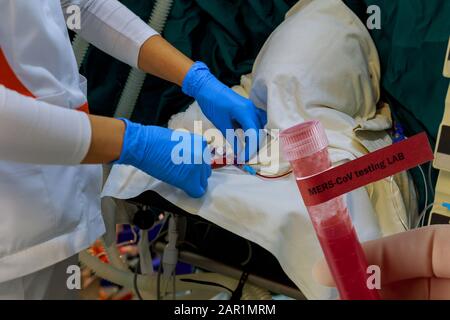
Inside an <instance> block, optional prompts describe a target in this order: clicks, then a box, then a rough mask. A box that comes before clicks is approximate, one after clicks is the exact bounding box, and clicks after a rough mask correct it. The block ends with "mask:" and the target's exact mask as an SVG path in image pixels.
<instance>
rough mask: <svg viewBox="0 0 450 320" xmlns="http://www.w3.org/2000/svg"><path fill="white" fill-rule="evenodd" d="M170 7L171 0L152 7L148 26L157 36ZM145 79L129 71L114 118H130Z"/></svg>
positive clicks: (163, 25)
mask: <svg viewBox="0 0 450 320" xmlns="http://www.w3.org/2000/svg"><path fill="white" fill-rule="evenodd" d="M172 5H173V0H157V1H156V3H155V6H154V7H153V11H152V13H151V15H150V19H149V21H148V25H149V26H150V27H151V28H153V29H154V30H155V31H156V32H158V33H159V34H161V33H162V32H163V31H164V27H165V25H166V22H167V18H168V16H169V13H170V10H171V8H172ZM145 78H146V73H145V72H143V71H141V70H139V69H136V68H132V69H131V71H130V73H129V75H128V79H127V82H126V84H125V88H124V89H123V91H122V95H121V96H120V99H119V103H118V104H117V108H116V112H115V114H114V117H115V118H126V119H129V118H131V115H132V114H133V111H134V108H135V106H136V102H137V100H138V98H139V95H140V93H141V90H142V87H143V85H144V81H145Z"/></svg>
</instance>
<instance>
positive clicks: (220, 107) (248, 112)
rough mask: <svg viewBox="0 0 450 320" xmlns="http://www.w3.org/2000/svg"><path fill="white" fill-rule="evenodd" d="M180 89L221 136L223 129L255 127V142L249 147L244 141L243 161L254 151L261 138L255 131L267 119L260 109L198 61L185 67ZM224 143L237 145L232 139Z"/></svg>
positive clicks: (224, 131)
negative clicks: (185, 71)
mask: <svg viewBox="0 0 450 320" xmlns="http://www.w3.org/2000/svg"><path fill="white" fill-rule="evenodd" d="M183 92H184V93H185V94H187V95H189V96H191V97H193V98H195V99H196V100H197V102H198V104H199V105H200V108H201V109H202V112H203V113H204V114H205V116H206V117H207V118H208V119H209V120H210V121H211V122H212V123H213V124H214V125H215V126H216V128H217V129H219V130H220V132H222V134H223V135H224V136H225V137H226V130H227V129H237V128H241V129H243V130H244V131H247V130H248V129H253V130H256V137H257V140H258V141H257V143H256V145H255V144H253V145H252V146H249V145H248V143H247V141H246V148H245V149H246V150H245V160H248V159H249V157H251V156H253V155H254V154H255V153H256V152H257V151H258V148H259V143H260V141H261V136H260V132H259V130H260V129H263V128H264V126H265V124H266V122H267V114H266V112H265V111H264V110H262V109H259V108H257V107H256V106H255V105H254V104H253V102H252V101H251V100H249V99H246V98H244V97H242V96H240V95H239V94H237V93H236V92H234V91H233V90H231V89H230V88H228V87H227V86H226V85H224V84H223V83H221V82H220V81H219V80H217V78H216V77H214V76H213V75H212V74H211V72H210V71H209V69H208V67H207V66H206V65H205V64H204V63H202V62H196V63H195V64H194V65H193V66H192V67H191V69H190V70H189V72H188V74H187V75H186V77H185V79H184V80H183ZM228 142H230V143H231V144H232V145H234V146H235V147H236V146H237V144H236V143H235V142H233V141H228ZM233 143H234V144H233ZM236 151H237V150H236V148H235V152H236Z"/></svg>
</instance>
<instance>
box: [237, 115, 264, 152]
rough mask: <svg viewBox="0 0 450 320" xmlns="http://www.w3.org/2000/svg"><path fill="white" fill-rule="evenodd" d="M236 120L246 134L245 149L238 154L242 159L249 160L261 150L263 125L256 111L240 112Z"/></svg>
mask: <svg viewBox="0 0 450 320" xmlns="http://www.w3.org/2000/svg"><path fill="white" fill-rule="evenodd" d="M255 110H256V108H255ZM249 114H250V116H249ZM236 120H237V122H238V123H239V124H240V126H241V128H242V130H243V131H244V134H245V147H244V150H242V151H241V152H240V153H239V154H238V158H239V160H241V161H242V160H244V161H248V160H249V159H251V158H252V157H253V156H254V155H255V154H256V153H257V152H258V150H259V147H260V143H261V141H262V137H261V135H262V131H261V129H262V125H261V122H260V119H259V116H258V115H257V112H256V111H255V112H250V113H246V114H245V115H241V114H239V115H238V116H237V117H236Z"/></svg>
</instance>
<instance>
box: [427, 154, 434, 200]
mask: <svg viewBox="0 0 450 320" xmlns="http://www.w3.org/2000/svg"><path fill="white" fill-rule="evenodd" d="M432 171H433V162H430V165H429V167H428V186H429V187H430V190H431V196H432V197H433V199H434V196H435V194H434V187H433V181H432V179H431V175H432Z"/></svg>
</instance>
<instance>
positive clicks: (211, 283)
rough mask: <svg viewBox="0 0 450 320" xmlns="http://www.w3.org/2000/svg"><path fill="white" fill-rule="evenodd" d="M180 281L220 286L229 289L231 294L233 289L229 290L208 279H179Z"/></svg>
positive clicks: (224, 287)
mask: <svg viewBox="0 0 450 320" xmlns="http://www.w3.org/2000/svg"><path fill="white" fill-rule="evenodd" d="M180 281H182V282H190V283H196V284H203V285H205V286H212V287H218V288H222V289H225V290H227V291H229V292H230V293H231V294H232V293H233V290H231V289H230V288H227V287H226V286H224V285H221V284H220V283H215V282H210V281H202V280H193V279H180Z"/></svg>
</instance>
